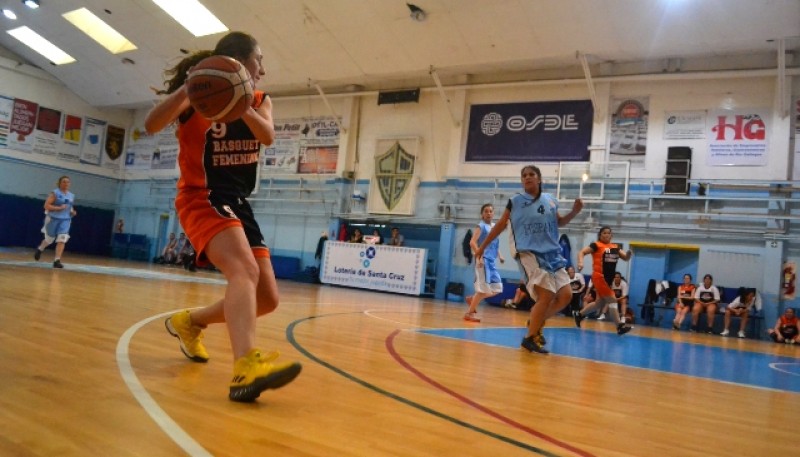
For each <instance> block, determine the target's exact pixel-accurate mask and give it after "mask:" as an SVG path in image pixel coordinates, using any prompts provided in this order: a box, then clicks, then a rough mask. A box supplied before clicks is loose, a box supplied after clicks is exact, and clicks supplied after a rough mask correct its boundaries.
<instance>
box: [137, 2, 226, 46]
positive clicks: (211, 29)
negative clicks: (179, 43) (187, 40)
mask: <svg viewBox="0 0 800 457" xmlns="http://www.w3.org/2000/svg"><path fill="white" fill-rule="evenodd" d="M153 3H155V4H156V5H158V7H159V8H161V9H162V10H164V11H165V12H166V13H167V14H169V15H170V16H172V18H173V19H175V20H176V21H178V23H179V24H180V25H182V26H183V27H184V28H185V29H186V30H188V31H189V32H190V33H191V34H192V35H194V36H196V37H201V36H206V35H213V34H215V33H220V32H227V31H228V27H226V26H225V24H223V23H222V21H220V20H219V19H218V18H217V17H216V16H214V14H213V13H212V12H211V11H209V10H208V9H207V8H206V7H205V6H203V5H202V4H200V2H199V1H197V0H153Z"/></svg>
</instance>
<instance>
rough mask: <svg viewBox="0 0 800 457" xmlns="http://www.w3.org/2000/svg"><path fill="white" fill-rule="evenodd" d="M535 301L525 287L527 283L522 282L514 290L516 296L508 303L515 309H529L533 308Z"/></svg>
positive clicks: (509, 306)
mask: <svg viewBox="0 0 800 457" xmlns="http://www.w3.org/2000/svg"><path fill="white" fill-rule="evenodd" d="M533 305H534V301H533V299H532V298H531V296H530V295H528V291H527V289H525V283H524V282H520V283H519V287H517V290H516V291H515V292H514V298H513V299H512V300H511V303H509V304H508V305H507V307H508V308H513V309H525V310H529V309H531V308H533Z"/></svg>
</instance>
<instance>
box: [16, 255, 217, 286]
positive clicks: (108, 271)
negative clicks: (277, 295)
mask: <svg viewBox="0 0 800 457" xmlns="http://www.w3.org/2000/svg"><path fill="white" fill-rule="evenodd" d="M0 265H11V266H15V267H30V268H44V269H48V270H53V266H52V264H50V263H49V262H23V261H17V260H0ZM64 271H74V272H78V273H91V274H101V275H109V276H125V277H128V278H138V279H156V280H159V281H177V282H192V283H201V284H219V285H225V284H227V283H228V282H227V281H225V280H224V279H216V278H204V277H201V276H187V275H178V274H174V273H167V272H162V271H153V270H144V269H141V268H125V267H106V266H100V265H87V264H81V263H70V264H67V265H65V268H64Z"/></svg>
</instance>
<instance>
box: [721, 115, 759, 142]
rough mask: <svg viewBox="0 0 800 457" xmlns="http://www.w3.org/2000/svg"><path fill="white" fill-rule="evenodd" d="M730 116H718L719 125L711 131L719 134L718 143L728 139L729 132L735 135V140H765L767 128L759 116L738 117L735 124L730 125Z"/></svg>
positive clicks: (734, 120)
mask: <svg viewBox="0 0 800 457" xmlns="http://www.w3.org/2000/svg"><path fill="white" fill-rule="evenodd" d="M727 121H728V116H717V125H715V126H714V127H711V131H712V132H714V133H716V134H717V137H716V138H715V140H716V141H723V140H725V139H727V135H726V133H727V132H730V133H732V134H733V139H734V140H763V139H765V138H766V130H767V127H766V125H764V120H763V119H761V116H759V115H758V114H748V115H741V114H739V115H736V116H734V119H733V123H732V124H728V123H727Z"/></svg>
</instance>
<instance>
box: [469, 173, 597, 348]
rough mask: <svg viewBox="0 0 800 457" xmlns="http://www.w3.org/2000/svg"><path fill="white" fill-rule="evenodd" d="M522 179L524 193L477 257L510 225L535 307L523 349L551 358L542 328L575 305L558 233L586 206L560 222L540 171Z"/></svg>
mask: <svg viewBox="0 0 800 457" xmlns="http://www.w3.org/2000/svg"><path fill="white" fill-rule="evenodd" d="M521 176H522V187H523V189H524V192H522V193H519V194H517V195H515V196H513V197H511V198H510V199H509V200H508V205H506V210H505V211H504V212H503V215H502V216H501V217H500V219H499V220H498V221H497V224H495V226H494V228H492V230H491V231H490V232H489V234H488V235H487V236H486V239H485V240H484V241H483V242H482V243H481V245H480V247H479V248H478V249H477V251H476V252H475V258H476V259H480V258H481V256H483V254H484V251H485V250H486V249H487V247H488V246H489V244H490V243H491V242H492V241H494V239H495V238H497V236H498V235H500V233H501V232H502V231H503V230H505V228H506V226H507V225H508V224H509V222H510V223H511V236H512V238H513V245H514V248H515V249H516V251H517V253H518V254H517V256H518V258H517V261H518V262H519V265H520V270H522V274H523V279H524V280H525V283H526V286H527V290H528V293H529V294H530V296H531V298H533V300H534V301H535V302H536V305H535V306H534V307H533V308H531V319H530V323H529V324H528V332H527V334H526V336H525V338H523V339H522V344H521V346H522V347H523V348H525V349H527V350H528V351H532V352H539V353H542V354H547V353H548V352H549V351H548V350H547V349H545V347H544V345H545V343H544V339H543V337H542V328H544V323H545V321H546V320H547V318H549V317H551V316H553V315H555V314H556V313H557V312H558V311H559V310H561V309H562V308H563V307H564V306H566V305H567V304H568V303H569V302H570V300H571V299H572V289H571V287H570V284H569V283H570V279H569V275H568V274H567V271H566V270H565V269H564V268H565V267H566V266H567V261H566V259H564V257H563V256H562V255H561V246H560V245H559V244H558V237H559V234H558V227H561V226H564V225H566V224H567V223H569V221H571V220H572V218H574V217H575V216H576V215H577V214H578V213H579V212H581V209H583V202H582V201H581V200H580V199H577V200H575V203H574V204H573V205H572V211H570V212H569V214H567V215H565V216H561V215H560V214H558V201H557V200H556V199H555V197H553V196H552V195H550V194H546V193H543V192H542V172H541V171H540V170H539V168H538V167H535V166H533V165H528V166H525V167H523V168H522V172H521Z"/></svg>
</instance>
